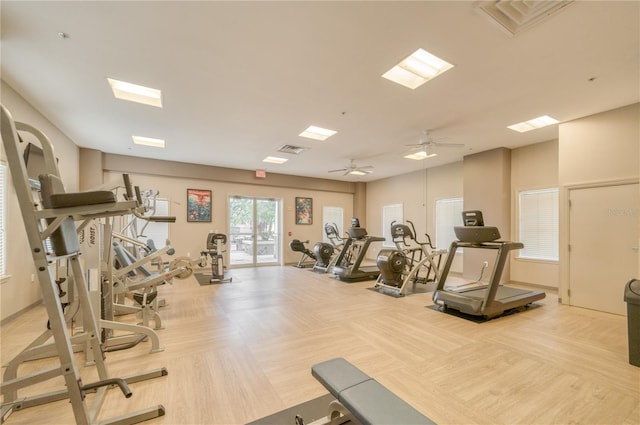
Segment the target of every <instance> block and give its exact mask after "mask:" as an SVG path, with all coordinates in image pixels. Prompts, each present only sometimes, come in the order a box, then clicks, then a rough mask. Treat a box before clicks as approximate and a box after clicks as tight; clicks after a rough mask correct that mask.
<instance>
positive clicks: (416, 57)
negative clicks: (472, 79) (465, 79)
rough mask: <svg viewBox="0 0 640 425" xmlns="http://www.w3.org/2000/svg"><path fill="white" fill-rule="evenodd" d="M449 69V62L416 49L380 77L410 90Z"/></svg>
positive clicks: (451, 66) (450, 66)
mask: <svg viewBox="0 0 640 425" xmlns="http://www.w3.org/2000/svg"><path fill="white" fill-rule="evenodd" d="M451 68H453V65H451V64H450V63H449V62H447V61H445V60H442V59H440V58H439V57H437V56H435V55H433V54H431V53H429V52H427V51H426V50H423V49H418V50H416V51H415V52H413V53H412V54H411V55H410V56H409V57H407V58H406V59H404V60H403V61H402V62H400V63H399V64H397V65H396V66H394V67H393V68H391V69H390V70H388V71H387V72H385V73H384V74H382V77H383V78H386V79H387V80H391V81H393V82H394V83H398V84H400V85H403V86H405V87H408V88H410V89H415V88H417V87H420V86H421V85H423V84H424V83H426V82H427V81H429V80H431V79H433V78H435V77H437V76H438V75H440V74H442V73H443V72H446V71H448V70H450V69H451Z"/></svg>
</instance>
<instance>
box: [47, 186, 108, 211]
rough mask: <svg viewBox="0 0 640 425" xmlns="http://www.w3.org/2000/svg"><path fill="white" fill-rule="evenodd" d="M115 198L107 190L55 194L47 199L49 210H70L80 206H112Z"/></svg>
mask: <svg viewBox="0 0 640 425" xmlns="http://www.w3.org/2000/svg"><path fill="white" fill-rule="evenodd" d="M115 202H116V196H115V194H114V193H113V192H111V191H108V190H97V191H93V192H78V193H56V194H53V195H51V196H50V197H49V203H50V205H51V207H50V208H70V207H79V206H82V205H98V204H113V203H115Z"/></svg>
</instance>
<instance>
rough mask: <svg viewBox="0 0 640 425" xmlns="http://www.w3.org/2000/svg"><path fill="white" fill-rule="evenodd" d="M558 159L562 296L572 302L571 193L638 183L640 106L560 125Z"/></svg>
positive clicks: (639, 200)
mask: <svg viewBox="0 0 640 425" xmlns="http://www.w3.org/2000/svg"><path fill="white" fill-rule="evenodd" d="M558 158H559V166H558V184H559V185H560V188H561V192H560V219H561V222H560V292H559V293H560V296H561V297H566V299H568V292H567V291H568V289H569V265H568V258H569V256H568V251H567V246H568V241H569V235H568V227H569V223H568V217H569V213H568V208H567V204H568V201H567V196H568V189H569V188H570V187H571V186H579V185H588V184H598V183H607V182H615V181H623V180H633V179H638V177H639V175H640V103H636V104H633V105H628V106H625V107H622V108H618V109H613V110H611V111H606V112H602V113H599V114H595V115H591V116H588V117H584V118H580V119H576V120H573V121H569V122H566V123H562V124H560V130H559V146H558ZM638 206H639V207H640V199H638ZM638 239H639V240H640V235H638ZM566 299H565V301H566ZM563 302H564V301H563Z"/></svg>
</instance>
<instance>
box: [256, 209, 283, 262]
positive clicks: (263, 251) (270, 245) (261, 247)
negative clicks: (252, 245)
mask: <svg viewBox="0 0 640 425" xmlns="http://www.w3.org/2000/svg"><path fill="white" fill-rule="evenodd" d="M256 211H257V213H256V228H257V229H258V231H257V235H256V236H257V237H256V239H257V243H256V249H257V252H256V255H257V257H256V263H258V264H264V263H275V262H278V258H279V252H278V251H279V246H280V243H279V237H278V234H279V233H280V232H279V229H278V202H277V201H276V200H274V199H256Z"/></svg>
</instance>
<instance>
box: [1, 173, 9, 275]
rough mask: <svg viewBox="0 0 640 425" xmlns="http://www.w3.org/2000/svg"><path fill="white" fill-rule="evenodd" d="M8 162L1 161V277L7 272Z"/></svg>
mask: <svg viewBox="0 0 640 425" xmlns="http://www.w3.org/2000/svg"><path fill="white" fill-rule="evenodd" d="M6 214H7V164H5V163H4V162H1V161H0V277H2V276H5V275H6V274H7V251H6V239H7V232H6V223H7V216H6Z"/></svg>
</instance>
